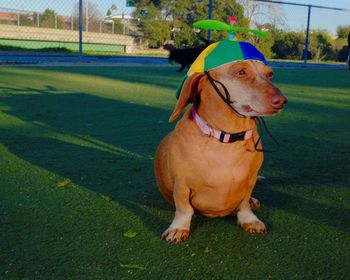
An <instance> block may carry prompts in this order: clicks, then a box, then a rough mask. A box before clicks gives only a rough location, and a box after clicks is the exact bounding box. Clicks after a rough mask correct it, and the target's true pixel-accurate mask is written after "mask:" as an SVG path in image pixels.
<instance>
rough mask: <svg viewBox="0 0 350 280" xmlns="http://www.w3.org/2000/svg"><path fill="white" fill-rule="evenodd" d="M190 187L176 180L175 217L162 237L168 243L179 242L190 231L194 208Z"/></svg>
mask: <svg viewBox="0 0 350 280" xmlns="http://www.w3.org/2000/svg"><path fill="white" fill-rule="evenodd" d="M190 193H191V191H190V189H189V188H187V187H186V186H185V185H182V184H181V185H180V184H179V183H176V182H175V186H174V192H173V196H174V203H175V207H176V211H175V218H174V220H173V222H172V223H171V225H170V226H169V228H168V229H167V230H165V231H164V233H163V234H162V239H163V240H165V241H167V242H168V243H179V242H181V241H183V240H186V239H187V238H188V236H189V233H190V226H191V219H192V216H193V213H194V210H193V208H192V206H191V204H190Z"/></svg>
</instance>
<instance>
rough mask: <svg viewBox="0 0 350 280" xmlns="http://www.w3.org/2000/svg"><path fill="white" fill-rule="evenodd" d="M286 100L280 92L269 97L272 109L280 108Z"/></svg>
mask: <svg viewBox="0 0 350 280" xmlns="http://www.w3.org/2000/svg"><path fill="white" fill-rule="evenodd" d="M287 102H288V100H287V98H286V97H285V96H284V95H283V94H282V93H277V94H274V95H273V96H272V97H271V105H272V107H273V108H274V109H282V108H283V106H284V105H285V104H287Z"/></svg>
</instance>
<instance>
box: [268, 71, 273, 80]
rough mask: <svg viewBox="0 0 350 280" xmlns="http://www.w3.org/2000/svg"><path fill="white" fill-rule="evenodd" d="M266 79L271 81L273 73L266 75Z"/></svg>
mask: <svg viewBox="0 0 350 280" xmlns="http://www.w3.org/2000/svg"><path fill="white" fill-rule="evenodd" d="M267 77H268V78H269V80H270V81H272V78H273V72H270V73H268V74H267Z"/></svg>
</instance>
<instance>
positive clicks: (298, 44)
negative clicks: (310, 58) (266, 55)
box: [271, 30, 305, 59]
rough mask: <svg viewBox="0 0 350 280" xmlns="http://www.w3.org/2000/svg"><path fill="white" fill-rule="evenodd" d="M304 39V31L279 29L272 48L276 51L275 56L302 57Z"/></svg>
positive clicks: (281, 57) (286, 57) (280, 57)
mask: <svg viewBox="0 0 350 280" xmlns="http://www.w3.org/2000/svg"><path fill="white" fill-rule="evenodd" d="M304 41H305V39H304V33H302V32H285V31H282V30H279V31H277V32H276V33H275V42H274V43H273V45H272V47H271V50H272V51H273V52H274V57H275V58H279V59H300V58H301V56H302V46H303V44H304Z"/></svg>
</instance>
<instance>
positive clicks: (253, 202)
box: [249, 197, 260, 210]
mask: <svg viewBox="0 0 350 280" xmlns="http://www.w3.org/2000/svg"><path fill="white" fill-rule="evenodd" d="M249 206H250V209H251V210H255V209H258V208H260V202H259V200H257V199H256V198H254V197H250V199H249Z"/></svg>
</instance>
